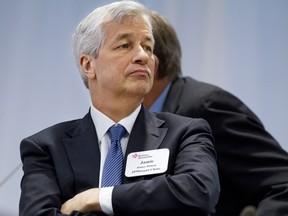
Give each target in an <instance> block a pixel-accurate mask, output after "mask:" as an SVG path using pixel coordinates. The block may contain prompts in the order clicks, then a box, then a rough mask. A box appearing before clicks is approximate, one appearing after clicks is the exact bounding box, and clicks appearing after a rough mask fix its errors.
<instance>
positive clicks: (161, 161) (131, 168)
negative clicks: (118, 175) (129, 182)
mask: <svg viewBox="0 0 288 216" xmlns="http://www.w3.org/2000/svg"><path fill="white" fill-rule="evenodd" d="M168 159H169V149H166V148H165V149H155V150H149V151H140V152H132V153H130V154H129V155H128V157H127V163H126V169H125V176H126V177H134V176H143V175H152V174H158V173H164V172H165V171H166V170H167V167H168Z"/></svg>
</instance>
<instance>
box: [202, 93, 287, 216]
mask: <svg viewBox="0 0 288 216" xmlns="http://www.w3.org/2000/svg"><path fill="white" fill-rule="evenodd" d="M201 113H205V115H204V116H201V117H203V118H205V119H207V120H208V122H209V124H210V126H211V128H212V131H213V136H214V138H215V142H216V144H215V149H216V151H217V154H218V166H219V173H220V179H223V180H224V181H223V182H222V184H221V187H222V189H223V190H222V191H225V193H226V195H225V196H223V197H221V196H220V200H221V199H224V200H221V202H220V203H225V204H226V206H220V209H221V208H222V209H225V208H226V209H228V208H229V205H227V204H228V203H229V202H234V203H239V205H241V203H242V200H246V201H245V202H246V203H243V204H245V205H247V204H250V205H255V206H257V205H258V206H257V215H259V216H271V215H277V216H282V215H283V216H284V215H288V203H287V200H288V154H287V152H286V151H285V150H283V149H282V148H281V146H280V145H279V144H278V142H277V141H276V140H275V139H274V138H273V137H272V136H271V135H270V134H269V133H268V132H267V131H266V130H265V128H264V126H263V125H262V123H261V122H260V120H259V119H258V118H257V116H256V115H255V114H254V113H253V112H252V111H251V110H250V109H249V108H248V107H247V106H246V105H245V104H243V103H242V102H241V101H240V100H239V99H238V98H236V97H234V96H233V95H231V94H230V93H228V92H225V91H222V90H219V91H214V92H213V94H211V95H210V96H209V97H208V98H207V100H206V101H205V102H204V103H203V110H202V111H201ZM229 191H231V192H232V193H233V194H230V195H228V193H229ZM236 194H238V196H235V195H236ZM229 198H230V200H229ZM231 198H233V199H231ZM222 201H223V202H222ZM247 201H248V203H247ZM249 202H250V203H249Z"/></svg>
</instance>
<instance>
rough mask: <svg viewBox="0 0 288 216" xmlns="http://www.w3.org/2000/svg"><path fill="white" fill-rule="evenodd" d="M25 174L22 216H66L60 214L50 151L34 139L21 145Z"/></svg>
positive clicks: (78, 214) (77, 215) (93, 215)
mask: <svg viewBox="0 0 288 216" xmlns="http://www.w3.org/2000/svg"><path fill="white" fill-rule="evenodd" d="M20 153H21V159H22V162H23V171H24V175H23V178H22V181H21V197H20V205H19V216H32V215H37V216H46V215H51V216H64V214H61V212H60V208H61V205H62V200H61V191H60V189H59V186H58V183H57V178H56V175H55V170H54V168H53V167H54V166H53V161H52V158H51V155H50V154H49V150H48V148H47V146H46V147H44V145H43V146H41V145H39V144H37V143H35V142H34V141H32V140H31V139H24V140H23V141H22V142H21V145H20ZM71 216H96V213H87V214H82V213H80V212H73V213H72V214H71Z"/></svg>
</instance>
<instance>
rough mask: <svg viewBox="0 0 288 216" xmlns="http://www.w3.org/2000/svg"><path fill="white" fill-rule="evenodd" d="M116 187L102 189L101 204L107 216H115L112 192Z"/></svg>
mask: <svg viewBox="0 0 288 216" xmlns="http://www.w3.org/2000/svg"><path fill="white" fill-rule="evenodd" d="M113 188H114V187H103V188H100V192H99V203H100V207H101V210H102V211H103V212H104V213H105V214H107V215H114V211H113V207H112V191H113Z"/></svg>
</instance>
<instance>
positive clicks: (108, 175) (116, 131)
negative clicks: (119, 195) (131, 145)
mask: <svg viewBox="0 0 288 216" xmlns="http://www.w3.org/2000/svg"><path fill="white" fill-rule="evenodd" d="M125 134H126V130H125V128H124V127H123V126H122V125H120V124H118V125H114V126H112V127H111V128H109V130H108V135H109V136H110V139H111V146H110V148H109V151H108V153H107V156H106V160H105V163H104V167H103V173H102V183H101V186H102V187H109V186H114V185H119V184H121V183H122V179H123V176H122V175H123V173H122V170H123V153H122V148H121V143H120V140H121V138H122V137H123V136H124V135H125Z"/></svg>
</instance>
